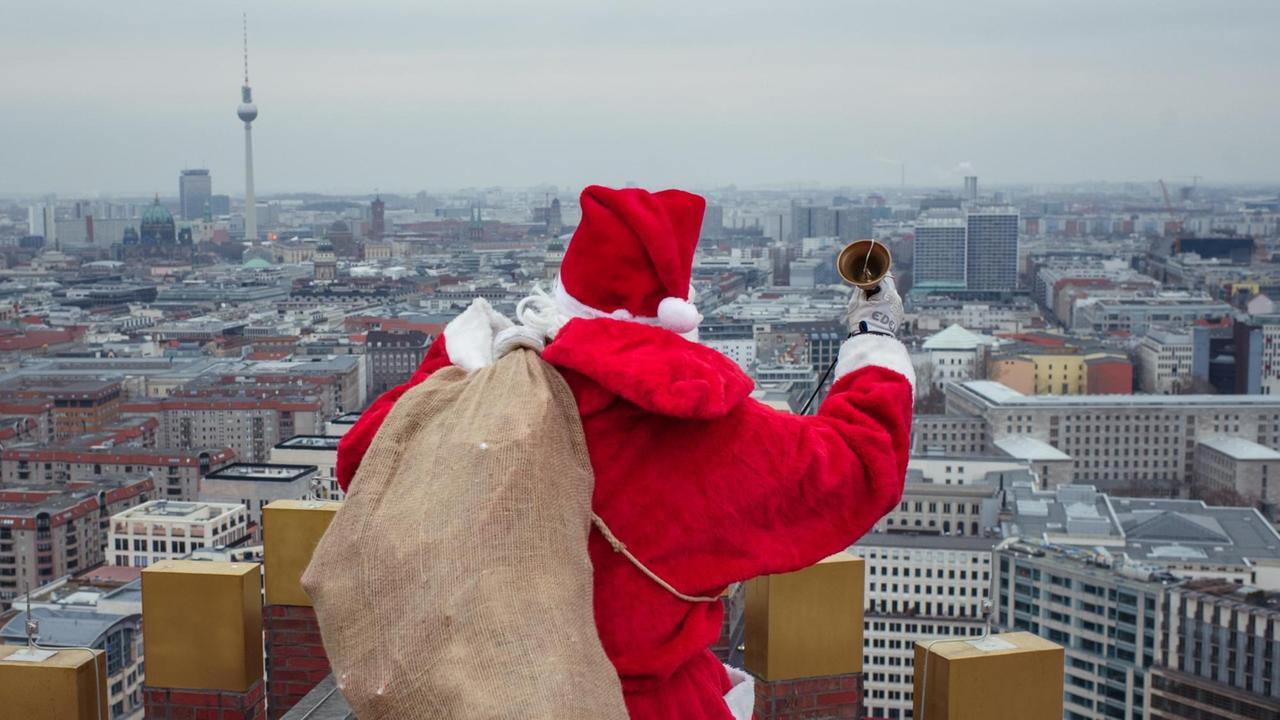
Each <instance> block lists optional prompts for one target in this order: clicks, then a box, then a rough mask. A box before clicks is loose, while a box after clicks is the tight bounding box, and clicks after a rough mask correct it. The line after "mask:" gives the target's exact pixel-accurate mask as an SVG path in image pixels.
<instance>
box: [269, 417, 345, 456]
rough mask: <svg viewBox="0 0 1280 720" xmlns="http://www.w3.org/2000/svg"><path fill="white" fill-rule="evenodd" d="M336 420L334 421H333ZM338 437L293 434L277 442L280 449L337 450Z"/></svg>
mask: <svg viewBox="0 0 1280 720" xmlns="http://www.w3.org/2000/svg"><path fill="white" fill-rule="evenodd" d="M333 422H336V421H333ZM341 441H342V438H340V437H332V436H330V435H294V436H293V437H291V438H289V439H288V440H285V441H284V442H282V443H277V444H276V448H278V449H280V450H325V451H328V450H337V449H338V443H339V442H341Z"/></svg>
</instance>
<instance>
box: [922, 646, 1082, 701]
mask: <svg viewBox="0 0 1280 720" xmlns="http://www.w3.org/2000/svg"><path fill="white" fill-rule="evenodd" d="M927 645H928V641H924V642H917V643H916V657H915V686H914V692H913V695H914V700H913V712H912V717H915V718H918V719H919V720H968V719H969V718H982V720H1050V719H1052V720H1061V718H1062V673H1063V649H1062V646H1061V645H1058V644H1056V643H1052V642H1049V641H1048V640H1045V639H1043V638H1039V637H1037V636H1035V635H1032V634H1031V633H1028V632H1013V633H1004V634H1000V635H992V636H991V637H989V638H986V640H983V641H979V640H978V639H977V638H969V639H966V640H951V639H947V640H943V641H941V642H937V643H934V644H933V646H932V647H931V648H930V649H929V650H928V651H926V650H925V647H926V646H927ZM926 652H927V653H928V655H929V683H928V687H927V688H926V687H925V684H924V672H925V667H924V666H925V654H926ZM922 699H923V700H924V702H925V703H927V706H926V707H925V713H924V714H923V715H922V714H921V713H920V703H921V700H922Z"/></svg>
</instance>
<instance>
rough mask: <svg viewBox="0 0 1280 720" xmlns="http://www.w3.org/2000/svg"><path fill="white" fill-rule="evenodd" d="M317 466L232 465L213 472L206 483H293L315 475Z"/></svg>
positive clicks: (207, 476)
mask: <svg viewBox="0 0 1280 720" xmlns="http://www.w3.org/2000/svg"><path fill="white" fill-rule="evenodd" d="M317 469H318V468H316V466H315V465H282V464H277V463H232V464H230V465H227V466H226V467H223V468H220V469H219V470H217V471H215V472H211V473H209V474H208V475H206V476H205V477H204V479H205V481H206V482H207V481H210V480H213V481H218V480H253V481H257V482H292V481H294V480H298V479H300V478H304V477H307V476H309V475H314V474H315V472H316V470H317Z"/></svg>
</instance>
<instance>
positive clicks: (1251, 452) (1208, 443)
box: [1200, 435, 1280, 460]
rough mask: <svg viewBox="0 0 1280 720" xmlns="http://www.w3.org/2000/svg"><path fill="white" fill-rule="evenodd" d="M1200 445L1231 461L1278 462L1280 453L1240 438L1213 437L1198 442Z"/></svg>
mask: <svg viewBox="0 0 1280 720" xmlns="http://www.w3.org/2000/svg"><path fill="white" fill-rule="evenodd" d="M1200 444H1201V445H1204V446H1205V447H1208V448H1211V449H1213V450H1217V451H1218V452H1220V453H1222V454H1223V455H1226V456H1227V457H1230V458H1232V459H1233V460H1280V452H1276V451H1275V450H1272V449H1271V448H1269V447H1267V446H1266V445H1259V444H1258V443H1256V442H1253V441H1252V440H1246V439H1244V438H1242V437H1235V436H1231V435H1213V436H1210V437H1207V438H1204V439H1202V440H1200Z"/></svg>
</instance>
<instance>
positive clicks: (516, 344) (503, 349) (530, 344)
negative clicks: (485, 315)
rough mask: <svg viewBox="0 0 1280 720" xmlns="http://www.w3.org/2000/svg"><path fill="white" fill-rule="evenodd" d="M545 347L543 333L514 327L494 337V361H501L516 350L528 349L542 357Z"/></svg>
mask: <svg viewBox="0 0 1280 720" xmlns="http://www.w3.org/2000/svg"><path fill="white" fill-rule="evenodd" d="M545 346H546V340H545V339H544V338H543V336H542V333H540V332H538V331H537V330H534V329H533V328H531V327H525V326H524V325H513V326H511V327H509V328H507V329H505V330H501V331H499V332H498V334H497V335H495V336H493V359H494V360H501V359H502V357H503V356H504V355H506V354H507V353H509V352H511V351H512V350H515V349H516V348H528V349H529V350H532V351H534V352H536V353H538V354H539V355H541V354H542V350H543V348H544V347H545Z"/></svg>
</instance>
